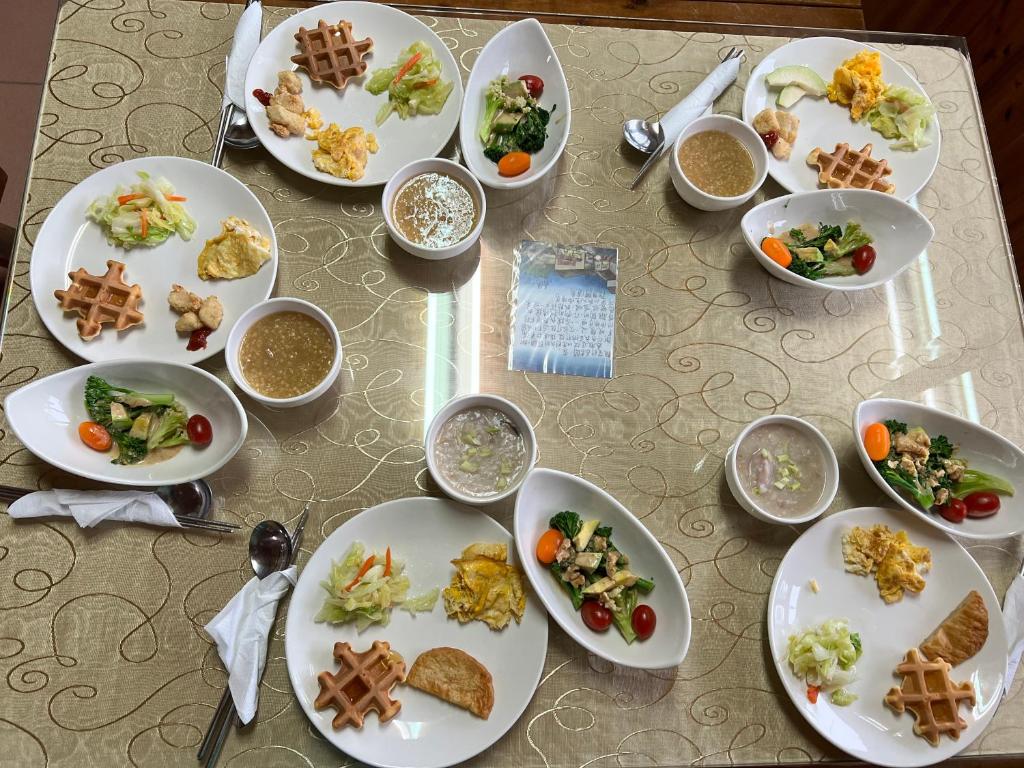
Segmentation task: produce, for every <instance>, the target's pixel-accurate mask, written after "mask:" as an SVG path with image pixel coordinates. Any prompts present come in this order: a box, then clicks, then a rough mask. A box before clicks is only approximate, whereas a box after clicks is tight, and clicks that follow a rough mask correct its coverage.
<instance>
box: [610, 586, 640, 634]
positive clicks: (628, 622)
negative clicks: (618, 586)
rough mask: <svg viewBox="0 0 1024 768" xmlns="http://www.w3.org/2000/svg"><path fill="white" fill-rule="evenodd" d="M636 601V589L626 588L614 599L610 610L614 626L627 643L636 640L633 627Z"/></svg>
mask: <svg viewBox="0 0 1024 768" xmlns="http://www.w3.org/2000/svg"><path fill="white" fill-rule="evenodd" d="M636 603H637V594H636V590H635V589H626V590H623V592H622V594H620V595H619V596H618V597H617V598H616V599H615V610H613V611H612V621H613V622H614V623H615V628H616V629H618V630H619V633H620V634H621V635H622V637H623V639H624V640H625V641H626V642H627V643H632V642H633V641H634V640H636V631H635V630H634V629H633V609H634V608H636Z"/></svg>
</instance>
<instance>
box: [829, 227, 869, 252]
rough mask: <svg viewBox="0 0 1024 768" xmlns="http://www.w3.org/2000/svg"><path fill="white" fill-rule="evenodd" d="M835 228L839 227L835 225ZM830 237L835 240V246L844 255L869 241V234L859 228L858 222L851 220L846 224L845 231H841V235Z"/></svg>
mask: <svg viewBox="0 0 1024 768" xmlns="http://www.w3.org/2000/svg"><path fill="white" fill-rule="evenodd" d="M836 229H839V227H836ZM832 239H833V240H835V241H836V248H837V249H838V250H839V254H840V255H841V256H845V255H846V254H848V253H852V252H853V251H855V250H857V249H858V248H860V247H861V246H862V245H868V244H869V243H870V242H871V235H869V234H868V233H867V232H865V231H864V230H863V229H861V228H860V224H857V223H856V222H853V221H851V222H850V223H849V224H847V225H846V231H845V232H843V233H842V237H838V238H837V237H833V238H832Z"/></svg>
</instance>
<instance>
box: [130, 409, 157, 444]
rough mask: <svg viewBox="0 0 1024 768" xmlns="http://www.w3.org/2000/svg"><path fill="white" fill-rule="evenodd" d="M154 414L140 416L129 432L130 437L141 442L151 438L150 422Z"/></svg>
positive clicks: (147, 413)
mask: <svg viewBox="0 0 1024 768" xmlns="http://www.w3.org/2000/svg"><path fill="white" fill-rule="evenodd" d="M152 418H153V414H152V413H149V412H148V411H147V412H146V413H143V414H140V415H139V416H138V417H137V418H136V419H135V422H134V423H133V424H132V428H131V429H130V430H129V432H128V437H134V438H138V439H139V440H145V439H146V438H147V437H148V436H149V422H150V421H151V420H152Z"/></svg>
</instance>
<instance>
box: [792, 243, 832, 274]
mask: <svg viewBox="0 0 1024 768" xmlns="http://www.w3.org/2000/svg"><path fill="white" fill-rule="evenodd" d="M789 252H790V253H792V252H793V249H792V248H790V249H789ZM824 268H825V262H823V261H804V260H803V259H801V258H798V257H796V256H793V261H791V262H790V263H789V271H790V272H792V273H793V274H796V275H800V277H806V278H807V279H808V280H820V279H821V278H822V277H824V275H822V274H821V271H822V270H823V269H824Z"/></svg>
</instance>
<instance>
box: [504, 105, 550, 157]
mask: <svg viewBox="0 0 1024 768" xmlns="http://www.w3.org/2000/svg"><path fill="white" fill-rule="evenodd" d="M549 117H550V116H549V114H548V111H547V110H546V109H541V108H540V107H537V109H532V110H530V111H529V112H527V113H526V114H524V115H523V117H522V119H521V120H520V121H519V122H518V123H516V127H515V128H513V129H512V138H513V139H514V140H515V143H516V144H517V145H518V147H519V149H521V150H522V151H523V152H530V153H533V152H540V150H541V149H542V148H543V147H544V142H545V141H546V140H547V137H548V130H547V124H548V119H549Z"/></svg>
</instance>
